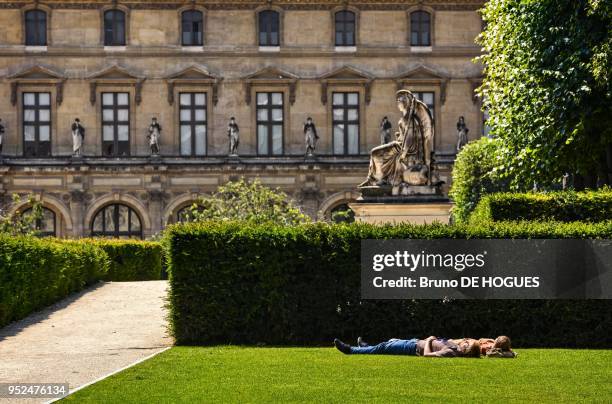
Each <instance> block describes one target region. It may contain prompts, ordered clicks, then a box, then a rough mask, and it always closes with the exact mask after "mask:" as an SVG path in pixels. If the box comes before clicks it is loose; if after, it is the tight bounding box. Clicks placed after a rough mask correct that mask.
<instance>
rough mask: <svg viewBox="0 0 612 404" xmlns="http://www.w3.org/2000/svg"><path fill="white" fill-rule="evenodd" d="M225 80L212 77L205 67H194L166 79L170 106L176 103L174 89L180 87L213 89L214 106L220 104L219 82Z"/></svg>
mask: <svg viewBox="0 0 612 404" xmlns="http://www.w3.org/2000/svg"><path fill="white" fill-rule="evenodd" d="M221 80H223V79H222V78H218V77H216V76H214V75H212V74H211V73H210V72H209V71H208V70H206V68H204V67H203V66H198V65H192V66H189V67H188V68H186V69H183V70H181V71H179V72H177V73H174V74H171V75H170V76H168V77H166V78H165V81H166V85H167V87H168V104H170V105H172V104H173V103H174V88H175V87H176V86H180V85H205V86H211V87H212V101H213V105H217V102H219V82H220V81H221Z"/></svg>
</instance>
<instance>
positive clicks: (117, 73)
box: [87, 65, 145, 105]
mask: <svg viewBox="0 0 612 404" xmlns="http://www.w3.org/2000/svg"><path fill="white" fill-rule="evenodd" d="M87 80H88V81H89V101H90V102H91V105H95V103H96V90H97V88H98V86H101V85H102V86H105V85H111V86H116V85H119V86H122V85H123V86H125V85H127V86H134V101H136V105H140V102H141V101H142V84H143V82H144V81H145V77H144V76H141V75H139V74H136V73H134V72H132V71H131V70H129V69H127V68H125V67H121V66H119V65H112V66H110V67H107V68H105V69H102V70H101V71H99V72H96V73H94V74H92V75H91V76H89V77H88V78H87Z"/></svg>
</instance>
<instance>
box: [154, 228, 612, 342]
mask: <svg viewBox="0 0 612 404" xmlns="http://www.w3.org/2000/svg"><path fill="white" fill-rule="evenodd" d="M611 236H612V222H605V223H595V224H585V223H571V224H564V223H511V222H503V223H499V224H494V225H493V224H491V225H487V226H477V227H476V226H470V227H467V226H444V225H428V226H411V225H400V226H372V225H365V224H350V225H346V224H345V225H326V224H323V223H316V224H310V225H301V226H295V227H277V226H273V225H261V226H248V225H244V224H240V223H235V222H224V223H212V222H206V223H194V224H187V225H177V226H173V227H171V228H169V229H168V230H167V232H166V237H167V239H166V242H165V243H164V245H165V246H166V248H167V249H168V251H167V256H168V260H169V273H170V285H171V291H170V302H171V317H170V318H171V328H172V331H173V334H174V336H175V338H176V340H177V343H178V344H215V343H222V344H224V343H234V344H243V343H244V344H253V343H266V344H300V345H319V344H324V345H329V343H330V341H332V339H333V338H334V337H339V338H344V339H346V340H348V341H352V340H354V338H356V337H357V336H358V335H363V336H365V337H367V338H368V339H369V340H371V341H378V340H383V339H387V338H391V337H414V336H417V337H418V336H427V335H442V336H447V337H462V336H466V335H470V336H495V335H499V334H508V335H510V336H511V337H512V338H513V340H514V341H515V344H517V345H520V346H582V347H585V346H590V347H607V348H610V347H612V339H611V338H612V337H611V336H610V333H609V330H610V328H611V326H612V321H611V317H612V302H610V301H541V300H523V301H503V300H501V301H498V300H491V301H486V302H484V301H469V300H457V301H451V302H444V301H435V300H402V301H391V300H383V301H373V300H361V299H360V242H361V240H362V239H389V238H398V239H403V238H424V239H430V238H612V237H611Z"/></svg>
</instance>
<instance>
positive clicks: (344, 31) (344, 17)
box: [335, 10, 355, 46]
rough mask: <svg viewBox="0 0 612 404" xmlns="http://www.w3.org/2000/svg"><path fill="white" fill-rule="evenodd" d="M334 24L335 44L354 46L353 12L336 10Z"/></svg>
mask: <svg viewBox="0 0 612 404" xmlns="http://www.w3.org/2000/svg"><path fill="white" fill-rule="evenodd" d="M335 26H336V46H355V13H353V12H352V11H346V10H345V11H338V12H337V13H336V23H335Z"/></svg>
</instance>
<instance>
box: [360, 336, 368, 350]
mask: <svg viewBox="0 0 612 404" xmlns="http://www.w3.org/2000/svg"><path fill="white" fill-rule="evenodd" d="M357 346H360V347H362V348H365V347H367V346H370V344H368V343H367V342H365V341H364V340H363V338H361V337H358V338H357Z"/></svg>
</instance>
